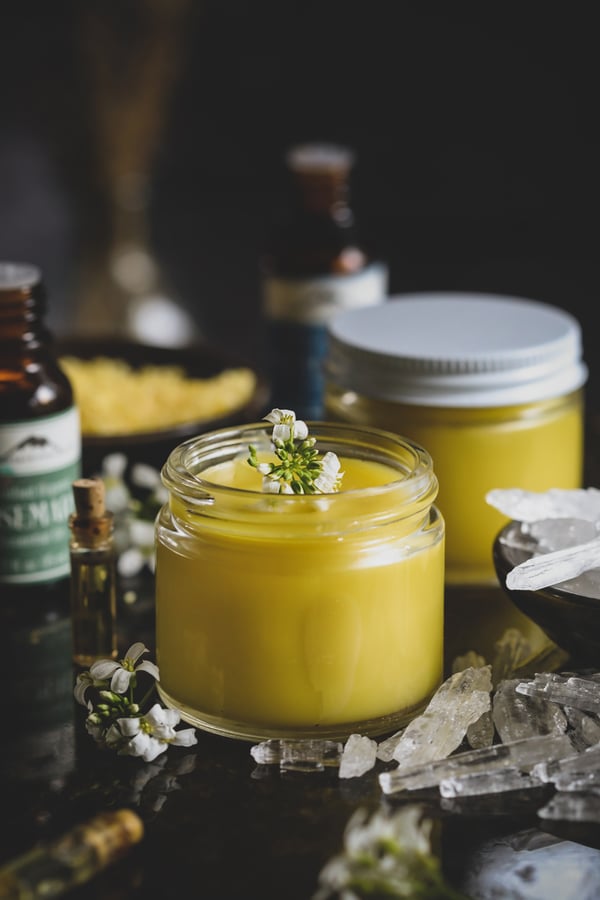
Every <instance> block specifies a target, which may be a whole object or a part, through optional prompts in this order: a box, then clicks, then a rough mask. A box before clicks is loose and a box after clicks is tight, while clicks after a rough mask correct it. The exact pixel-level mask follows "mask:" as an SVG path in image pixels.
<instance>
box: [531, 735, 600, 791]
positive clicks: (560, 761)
mask: <svg viewBox="0 0 600 900" xmlns="http://www.w3.org/2000/svg"><path fill="white" fill-rule="evenodd" d="M598 768H600V744H594V746H593V747H588V749H587V750H582V751H581V753H571V754H566V753H565V754H564V756H562V757H559V758H555V759H549V760H546V761H545V762H544V761H540V762H539V763H537V764H536V765H535V766H534V769H533V774H534V775H536V776H537V777H538V778H541V779H542V781H555V780H556V778H558V777H562V776H565V778H566V776H571V777H579V776H582V775H586V774H587V773H588V772H594V771H596V770H597V769H598ZM563 783H564V782H563Z"/></svg>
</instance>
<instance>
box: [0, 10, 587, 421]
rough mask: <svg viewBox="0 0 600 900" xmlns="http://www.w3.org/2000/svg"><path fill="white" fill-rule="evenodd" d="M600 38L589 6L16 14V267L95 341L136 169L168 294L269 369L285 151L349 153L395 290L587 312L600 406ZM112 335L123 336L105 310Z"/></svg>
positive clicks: (3, 244) (364, 212) (8, 148)
mask: <svg viewBox="0 0 600 900" xmlns="http://www.w3.org/2000/svg"><path fill="white" fill-rule="evenodd" d="M176 13H177V14H179V15H180V19H178V20H177V21H176V22H175V24H173V21H172V18H169V17H173V16H174V15H175V14H176ZM94 16H95V17H96V18H95V19H94ZM165 16H167V18H165ZM594 18H595V17H594V16H593V5H590V6H589V7H584V5H578V4H576V5H573V6H571V5H570V6H569V7H566V6H564V5H563V4H556V5H554V4H541V3H518V4H517V3H515V4H510V3H509V4H504V3H503V4H490V3H473V4H464V3H439V4H432V3H404V2H378V0H371V2H345V3H342V2H337V0H332V2H327V0H321V2H310V0H306V2H303V3H297V2H288V0H282V2H266V0H204V2H203V0H198V2H194V0H188V2H185V0H164V2H162V3H161V2H158V0H147V2H130V0H121V2H95V0H89V2H87V0H84V2H78V0H71V2H65V0H56V2H52V3H31V2H27V0H26V2H23V3H20V4H10V6H5V7H4V8H3V10H2V18H1V21H0V30H1V31H0V92H1V93H0V98H1V101H2V115H1V119H0V123H1V124H0V257H4V258H12V259H21V260H29V261H32V262H36V263H37V264H39V265H40V266H41V267H42V269H43V270H44V272H45V275H46V281H47V285H48V289H49V293H50V314H49V320H50V324H51V325H52V327H53V328H54V330H55V331H57V332H59V333H62V332H70V331H72V330H74V329H76V330H77V329H79V328H81V327H82V326H85V325H86V304H87V303H88V295H89V290H90V283H91V279H92V275H90V272H91V271H95V272H96V274H97V271H98V270H100V269H102V268H103V267H104V269H106V266H107V263H106V258H107V254H108V250H107V248H109V247H110V241H111V230H113V229H114V222H113V218H114V216H113V213H112V212H111V210H112V207H113V206H114V204H111V202H109V197H110V195H111V191H110V186H109V185H110V176H109V171H108V170H109V169H110V166H109V165H108V164H107V160H109V159H110V158H112V157H113V156H117V157H119V154H120V155H121V157H120V158H121V163H120V165H121V166H122V168H123V169H125V170H126V169H127V168H129V169H131V170H136V169H137V170H143V171H144V172H145V174H146V176H147V191H146V194H145V198H146V200H145V217H144V218H145V224H146V226H147V235H146V240H147V244H148V246H149V247H150V248H151V249H152V252H153V253H154V255H155V258H156V260H157V261H158V263H159V265H160V270H161V274H162V276H163V277H164V279H165V282H166V283H167V284H168V286H169V291H170V292H171V294H172V295H173V296H174V297H176V298H177V302H178V303H181V305H182V306H183V307H184V308H186V309H187V310H188V311H189V313H190V315H191V316H192V318H193V320H194V322H195V324H196V326H197V327H198V329H199V331H200V333H201V334H202V335H203V336H204V337H206V338H207V339H208V340H210V341H211V342H213V343H218V344H222V345H224V346H227V347H228V348H229V349H231V350H234V351H236V352H237V351H240V352H242V353H243V354H244V355H245V356H247V357H248V356H249V357H257V358H260V356H261V326H260V319H259V280H258V258H259V254H260V250H261V247H262V244H263V241H264V236H265V232H266V229H267V227H268V224H269V223H270V221H271V219H272V217H273V216H274V214H275V213H276V211H277V209H278V208H279V207H281V205H282V204H283V202H284V201H283V193H282V184H283V154H284V152H285V149H286V148H287V147H288V146H289V145H290V144H291V143H293V142H297V141H304V140H328V141H339V142H344V143H347V144H349V145H351V146H352V147H354V149H355V150H356V153H357V165H356V168H355V171H354V177H353V205H354V208H355V211H356V214H357V218H358V220H359V223H360V225H361V228H362V231H363V233H365V234H366V235H368V237H369V239H370V240H371V242H372V243H373V244H374V245H375V246H376V247H377V248H378V249H379V251H380V253H381V255H382V256H384V257H385V258H386V259H387V261H388V263H389V268H390V292H391V293H392V294H397V293H401V292H406V291H414V290H475V291H486V292H487V291H492V292H500V293H506V294H512V295H520V296H526V297H531V298H534V299H539V300H543V301H547V302H549V303H553V304H556V305H558V306H561V307H563V308H566V309H568V310H570V311H571V312H573V313H574V314H575V315H576V316H577V317H578V318H579V319H580V321H581V323H582V326H583V332H584V349H585V355H586V358H587V361H588V364H589V367H590V382H589V395H590V402H591V403H592V404H595V403H596V399H595V398H596V395H597V394H598V393H600V391H598V390H597V388H596V384H597V383H598V382H600V372H598V371H596V369H597V368H598V365H597V359H596V350H595V347H596V332H595V324H594V320H595V316H596V308H597V299H596V298H597V295H598V290H599V282H600V265H599V262H598V252H597V247H598V241H597V225H596V222H597V205H598V204H597V200H598V178H597V170H598V158H599V155H598V150H599V146H598V144H599V139H598V133H597V131H598V129H597V119H598V87H599V84H598V63H597V58H598V51H597V30H596V27H595V24H594V21H593V19H594ZM153 34H154V36H153V37H152V35H153ZM148 35H150V36H151V40H150V43H149V44H148V47H149V48H150V49H149V50H148V49H146V50H144V49H143V48H144V47H145V44H144V41H145V40H146V39H147V38H148ZM170 35H172V36H173V39H172V42H171V43H169V41H170V40H171V38H170V37H169V36H170ZM140 48H142V49H140ZM165 48H166V49H165ZM144 54H145V56H144ZM140 58H141V59H142V60H144V59H145V62H143V63H141V62H140ZM144 65H146V66H149V68H147V69H144V68H143V66H144ZM136 66H137V67H138V68H140V70H141V72H142V74H141V75H140V74H139V73H138V75H137V76H136ZM103 67H104V68H103ZM102 71H103V72H104V75H103V77H104V79H105V82H104V83H105V87H106V86H108V89H107V96H108V97H109V113H107V118H105V119H102V112H101V104H100V103H99V101H98V97H99V93H98V90H97V88H95V87H94V78H95V77H96V76H97V75H98V72H102ZM136 78H137V81H136ZM132 85H133V87H132ZM136 85H137V86H136ZM144 104H146V117H145V118H144V113H143V110H142V112H141V113H140V108H141V107H144ZM110 109H112V112H111V111H110ZM111 117H112V118H111ZM138 118H139V120H140V122H141V124H140V123H138V125H136V124H135V123H136V122H137V121H138ZM144 122H146V124H145V125H144ZM103 123H104V124H103ZM128 148H129V149H128ZM128 154H129V156H128ZM94 277H96V276H95V275H94ZM102 326H103V327H104V328H105V330H109V331H110V330H118V329H119V328H120V327H121V325H120V322H119V314H118V311H117V314H115V309H114V304H111V302H110V301H109V300H108V299H107V304H106V310H105V313H104V317H103V319H102ZM94 327H96V326H94Z"/></svg>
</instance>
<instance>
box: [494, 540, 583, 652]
mask: <svg viewBox="0 0 600 900" xmlns="http://www.w3.org/2000/svg"><path fill="white" fill-rule="evenodd" d="M527 544H528V538H527V535H524V534H523V532H522V524H521V523H520V522H509V523H508V525H505V526H504V528H502V530H501V531H500V532H499V533H498V535H497V536H496V539H495V541H494V547H493V554H494V565H495V567H496V573H497V575H498V579H499V581H500V584H501V585H502V587H503V588H504V590H505V592H506V594H507V595H508V596H509V597H510V599H511V600H512V602H513V603H514V604H515V606H516V607H517V608H518V609H519V610H521V612H523V613H524V614H525V615H526V616H528V617H529V618H530V619H532V620H533V621H534V622H535V623H536V624H537V625H539V627H540V628H541V629H542V630H543V631H544V632H545V633H546V634H547V635H548V637H549V638H550V639H551V640H552V641H554V643H556V644H557V645H558V646H559V647H562V649H563V650H565V651H566V652H567V653H568V654H569V655H570V656H571V657H572V658H573V659H574V660H576V661H577V662H579V663H581V664H582V665H592V666H595V667H598V664H599V663H600V600H599V599H597V598H594V597H586V596H582V595H580V594H576V593H573V592H572V591H569V590H563V589H562V588H559V587H555V586H550V587H544V588H539V589H538V590H535V591H527V590H514V589H510V588H508V587H507V586H506V576H507V575H508V573H509V572H510V571H511V569H513V568H514V567H515V566H517V565H518V564H519V563H521V562H524V561H525V560H526V559H529V558H530V557H531V556H532V553H533V550H532V549H528V547H527Z"/></svg>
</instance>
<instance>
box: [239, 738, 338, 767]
mask: <svg viewBox="0 0 600 900" xmlns="http://www.w3.org/2000/svg"><path fill="white" fill-rule="evenodd" d="M250 755H251V756H252V758H253V760H254V761H255V762H256V763H258V765H263V766H264V765H278V766H279V768H280V769H281V771H282V772H321V771H323V769H324V768H325V767H326V766H339V764H340V759H341V756H342V744H340V743H338V742H336V741H326V740H312V739H307V740H300V739H299V740H288V739H283V740H277V739H271V740H267V741H262V742H261V743H259V744H254V745H253V746H252V747H251V748H250Z"/></svg>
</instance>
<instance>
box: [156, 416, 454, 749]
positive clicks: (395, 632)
mask: <svg viewBox="0 0 600 900" xmlns="http://www.w3.org/2000/svg"><path fill="white" fill-rule="evenodd" d="M309 424H310V431H311V436H313V437H315V438H316V448H317V449H318V450H319V452H320V453H326V452H328V451H329V452H333V453H336V454H337V456H338V457H339V459H340V461H341V468H342V470H343V472H344V475H343V480H342V486H341V489H340V490H339V491H338V492H335V493H326V494H309V495H290V494H268V493H263V492H262V488H261V477H260V475H259V474H258V473H257V471H256V470H255V469H253V468H252V467H251V466H249V465H248V462H247V458H248V448H249V446H250V445H253V446H257V447H259V448H260V447H263V448H268V447H270V426H269V425H267V424H264V423H257V424H253V425H247V426H242V427H239V428H233V429H225V430H222V431H216V432H211V433H209V434H205V435H203V436H200V437H198V438H194V439H192V440H191V441H187V442H185V443H183V444H181V445H180V446H179V447H177V448H175V450H173V452H172V453H171V454H170V456H169V459H168V460H167V462H166V464H165V466H164V468H163V482H164V484H165V485H166V487H167V489H168V491H169V500H168V503H167V504H165V506H164V507H163V509H162V510H161V512H160V514H159V517H158V519H157V525H156V537H157V554H156V646H157V660H158V663H159V666H160V672H161V681H160V684H159V685H158V688H159V692H160V695H161V698H162V700H163V701H164V702H165V703H166V704H167V705H170V706H174V707H176V708H177V709H179V710H180V712H181V714H182V717H183V718H184V719H185V720H186V721H188V722H190V723H191V724H193V725H195V726H196V727H199V728H203V729H205V730H207V731H212V732H215V733H217V734H221V735H225V736H229V737H234V738H240V739H246V740H262V739H265V738H269V737H280V738H282V737H294V738H311V737H312V738H315V737H323V738H331V739H345V738H346V737H348V735H349V734H351V733H353V732H360V733H361V734H383V733H386V732H388V731H392V730H395V729H397V728H399V727H401V726H402V725H403V724H405V723H407V722H408V721H409V720H410V718H411V717H412V716H413V715H415V713H416V712H418V711H420V710H421V709H422V708H423V707H424V706H425V704H426V703H427V701H428V700H429V698H430V697H431V695H432V694H433V692H434V691H435V689H436V688H437V687H438V686H439V684H440V682H441V680H442V676H443V631H444V523H443V520H442V518H441V516H440V514H439V512H438V510H437V508H436V507H435V505H434V501H435V497H436V494H437V479H436V476H435V474H434V472H433V467H432V463H431V458H430V456H429V454H428V453H427V452H426V451H425V450H423V449H422V448H421V447H419V446H418V445H415V444H412V443H411V442H410V441H406V440H405V439H402V438H400V437H399V436H397V435H394V434H387V433H385V432H383V431H381V430H379V429H374V428H369V427H362V426H360V427H356V428H355V427H348V426H346V425H342V424H330V423H321V422H315V423H309Z"/></svg>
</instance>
